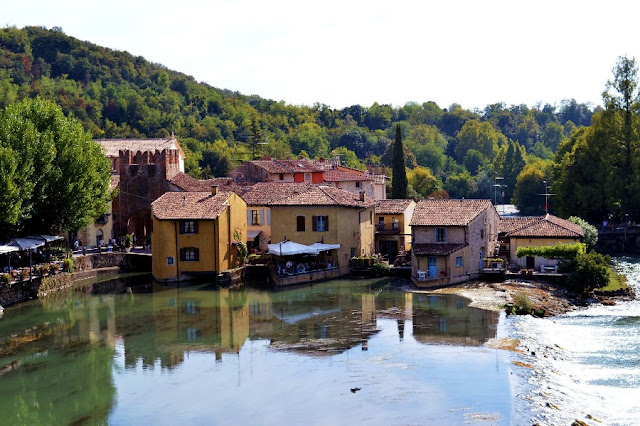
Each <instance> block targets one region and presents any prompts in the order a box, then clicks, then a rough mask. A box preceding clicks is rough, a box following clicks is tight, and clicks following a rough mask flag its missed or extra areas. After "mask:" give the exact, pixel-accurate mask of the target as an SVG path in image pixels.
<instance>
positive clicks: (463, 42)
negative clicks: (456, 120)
mask: <svg viewBox="0 0 640 426" xmlns="http://www.w3.org/2000/svg"><path fill="white" fill-rule="evenodd" d="M3 3H7V4H3V5H2V7H1V8H0V10H1V12H0V26H3V27H5V26H16V27H18V28H22V27H24V26H28V25H39V26H44V27H47V28H51V27H54V26H57V27H61V28H62V29H63V31H64V32H65V33H66V34H67V35H70V36H73V37H76V38H78V39H80V40H86V41H89V42H92V43H95V44H98V45H101V46H104V47H108V48H111V49H115V50H122V51H128V52H129V53H131V54H133V55H136V56H143V57H144V58H145V59H147V60H149V61H152V62H155V63H160V64H162V65H164V66H166V67H167V68H169V69H172V70H175V71H180V72H183V73H185V74H188V75H192V76H193V77H194V78H195V79H196V80H197V81H203V82H207V83H208V84H210V85H212V86H214V87H218V88H222V89H229V90H233V91H238V92H240V93H242V94H245V95H251V94H255V95H259V96H261V97H263V98H268V99H274V100H277V101H285V102H286V103H288V104H304V105H313V104H314V103H316V102H319V103H323V104H327V105H329V106H330V107H332V108H343V107H346V106H350V105H355V104H360V105H362V106H371V105H372V104H373V103H374V102H378V103H380V104H392V105H394V106H402V105H404V104H405V103H407V102H418V103H422V102H427V101H435V102H436V103H437V104H438V105H439V106H440V107H442V108H445V107H448V106H449V105H451V104H452V103H457V104H460V105H461V106H462V107H463V108H467V109H474V108H478V109H483V108H484V107H485V106H487V105H490V104H493V103H497V102H504V103H505V104H507V105H512V104H515V105H518V104H526V105H529V106H534V105H536V104H538V103H540V104H542V105H544V104H546V103H549V104H552V105H553V104H556V105H559V104H560V102H561V101H562V100H563V99H575V100H576V101H578V102H580V103H589V104H592V105H594V106H595V105H600V104H601V103H602V92H603V90H604V89H605V84H606V82H607V80H610V79H612V71H611V70H612V68H613V67H614V66H615V64H616V61H617V59H618V57H620V56H628V57H635V58H638V59H639V60H640V43H638V38H637V37H638V35H637V22H636V21H637V19H638V17H639V16H640V13H639V12H640V3H638V2H634V1H626V0H625V1H623V0H608V1H606V2H605V1H602V0H600V1H597V2H596V1H591V0H586V1H573V0H554V1H550V0H537V1H532V0H519V1H514V0H504V1H503V0H484V1H481V0H475V1H474V0H457V1H445V0H436V1H433V0H416V1H403V0H396V1H393V2H392V1H389V0H385V1H381V0H366V1H364V0H362V1H361V0H323V1H321V2H320V1H310V0H306V1H300V0H297V1H296V0H294V1H289V0H269V1H264V0H262V1H261V0H239V1H227V0H210V1H207V0H180V1H167V0H154V1H147V0H143V1H138V0H111V1H108V2H94V1H86V0H83V1H78V0H58V1H51V0H31V1H20V2H18V1H12V2H8V0H4V1H3Z"/></svg>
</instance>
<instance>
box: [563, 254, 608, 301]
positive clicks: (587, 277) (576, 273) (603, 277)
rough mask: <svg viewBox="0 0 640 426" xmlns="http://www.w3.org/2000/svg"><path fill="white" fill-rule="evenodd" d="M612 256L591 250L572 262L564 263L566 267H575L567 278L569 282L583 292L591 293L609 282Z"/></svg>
mask: <svg viewBox="0 0 640 426" xmlns="http://www.w3.org/2000/svg"><path fill="white" fill-rule="evenodd" d="M610 263H611V258H610V257H609V256H603V255H602V254H600V253H598V252H595V251H591V252H589V253H587V254H581V255H579V256H578V257H577V258H576V259H575V260H573V261H572V262H567V263H565V264H564V265H563V269H565V268H573V270H572V271H568V272H570V275H569V277H568V278H567V284H568V285H570V286H571V287H573V288H574V289H576V290H577V291H581V292H583V293H589V292H591V291H593V290H594V289H596V288H599V287H604V286H606V285H607V284H609V274H610V273H611V269H610V267H609V264H610Z"/></svg>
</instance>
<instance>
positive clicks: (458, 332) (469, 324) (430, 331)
mask: <svg viewBox="0 0 640 426" xmlns="http://www.w3.org/2000/svg"><path fill="white" fill-rule="evenodd" d="M467 303H468V301H467V300H466V299H463V298H461V297H459V296H455V295H429V294H415V295H414V296H413V310H412V311H413V336H414V338H415V339H416V340H417V341H419V342H422V343H433V344H453V345H465V346H480V345H482V344H483V343H484V342H486V341H487V340H488V339H490V338H492V337H495V335H496V328H497V325H498V319H499V318H500V314H499V312H495V311H488V310H484V309H478V308H472V307H468V306H467Z"/></svg>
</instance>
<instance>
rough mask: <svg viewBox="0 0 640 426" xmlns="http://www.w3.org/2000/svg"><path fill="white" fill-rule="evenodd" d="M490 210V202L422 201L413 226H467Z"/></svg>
mask: <svg viewBox="0 0 640 426" xmlns="http://www.w3.org/2000/svg"><path fill="white" fill-rule="evenodd" d="M488 208H492V204H491V201H490V200H420V201H419V202H418V204H417V205H416V209H415V210H414V211H413V217H412V218H411V226H467V225H468V224H469V223H470V222H471V221H472V220H473V219H474V218H475V217H476V216H478V215H479V214H480V213H482V212H483V211H484V210H486V209H488Z"/></svg>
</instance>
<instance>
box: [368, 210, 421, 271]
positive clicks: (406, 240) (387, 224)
mask: <svg viewBox="0 0 640 426" xmlns="http://www.w3.org/2000/svg"><path fill="white" fill-rule="evenodd" d="M415 208H416V202H415V201H413V200H410V199H406V200H405V199H395V200H394V199H391V200H378V201H377V202H376V218H375V227H376V253H380V254H382V255H383V256H384V257H385V258H386V259H388V261H389V264H390V265H393V263H394V261H395V260H396V256H398V253H401V252H402V251H404V250H411V226H410V223H411V218H412V217H413V211H414V210H415Z"/></svg>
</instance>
